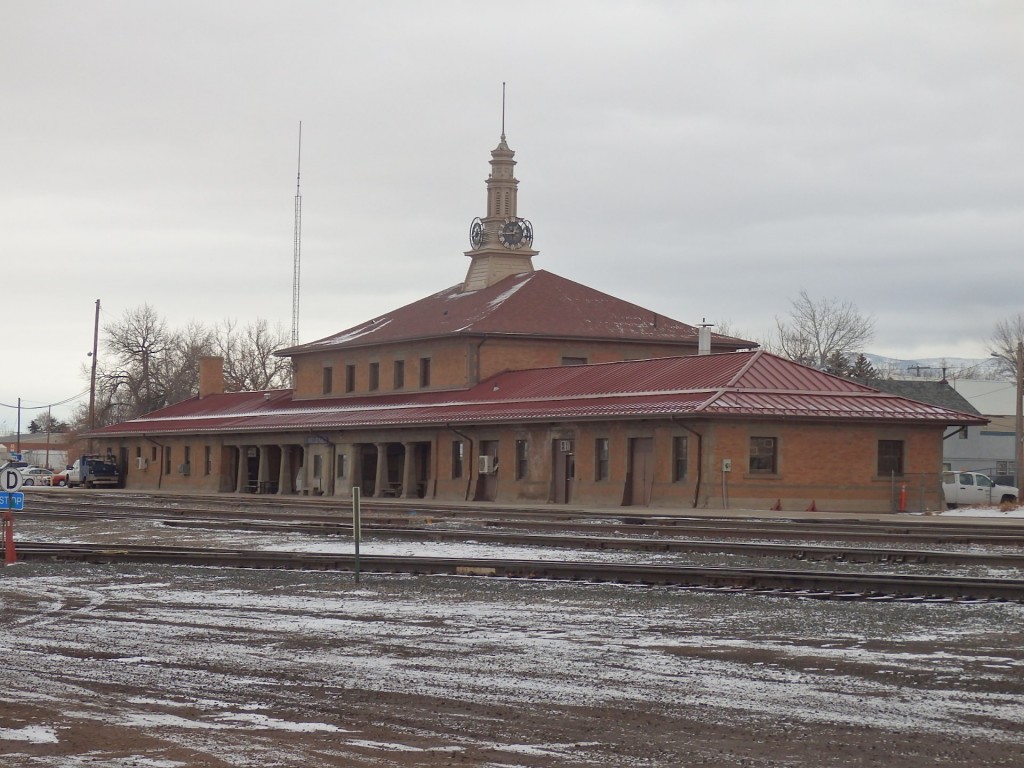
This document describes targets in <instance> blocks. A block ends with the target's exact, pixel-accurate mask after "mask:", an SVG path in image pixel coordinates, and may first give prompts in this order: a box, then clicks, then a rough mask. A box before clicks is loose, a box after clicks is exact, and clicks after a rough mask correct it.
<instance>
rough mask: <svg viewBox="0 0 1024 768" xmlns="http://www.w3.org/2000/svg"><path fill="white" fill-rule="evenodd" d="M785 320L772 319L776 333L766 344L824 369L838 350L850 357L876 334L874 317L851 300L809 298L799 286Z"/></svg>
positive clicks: (774, 349) (799, 360) (783, 354)
mask: <svg viewBox="0 0 1024 768" xmlns="http://www.w3.org/2000/svg"><path fill="white" fill-rule="evenodd" d="M790 303H791V304H792V307H791V309H790V311H789V316H788V317H787V318H786V319H781V318H779V317H776V318H775V333H774V335H773V336H772V338H771V340H770V341H769V342H768V344H766V346H767V347H768V349H769V350H770V351H773V352H776V353H777V354H780V355H782V356H783V357H788V358H789V359H790V360H795V361H796V362H798V363H804V364H805V365H811V366H814V367H815V368H822V369H823V368H825V367H826V366H827V365H828V362H829V359H830V358H832V357H833V356H834V355H836V354H837V353H838V354H839V355H842V356H849V355H852V354H856V353H859V352H861V351H863V348H864V346H865V345H866V344H868V342H870V341H871V339H872V338H873V337H874V335H875V320H874V318H872V317H869V316H866V315H863V314H861V312H860V310H858V309H857V307H856V306H855V305H854V304H853V303H852V302H850V301H840V300H839V299H835V298H828V299H818V300H817V301H815V300H814V299H812V298H811V297H810V296H809V295H808V293H807V291H806V289H801V290H800V293H799V294H798V296H797V297H796V298H795V299H792V300H791V302H790Z"/></svg>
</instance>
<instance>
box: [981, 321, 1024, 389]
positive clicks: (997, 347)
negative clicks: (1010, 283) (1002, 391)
mask: <svg viewBox="0 0 1024 768" xmlns="http://www.w3.org/2000/svg"><path fill="white" fill-rule="evenodd" d="M1021 342H1024V312H1018V313H1017V314H1016V315H1014V316H1013V317H1008V318H1006V319H1005V320H1000V321H999V322H998V323H996V328H995V331H993V333H992V338H991V339H989V348H988V351H989V352H991V353H992V356H993V357H996V358H998V359H999V372H1000V373H1001V374H1004V375H1006V376H1008V377H1010V378H1012V379H1014V380H1016V378H1017V350H1018V348H1019V345H1020V344H1021Z"/></svg>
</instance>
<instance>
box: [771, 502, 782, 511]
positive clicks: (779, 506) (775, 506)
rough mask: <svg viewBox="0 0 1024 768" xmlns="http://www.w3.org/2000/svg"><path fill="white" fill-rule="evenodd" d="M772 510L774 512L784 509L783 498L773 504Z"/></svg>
mask: <svg viewBox="0 0 1024 768" xmlns="http://www.w3.org/2000/svg"><path fill="white" fill-rule="evenodd" d="M771 511H772V512H781V511H782V499H779V500H778V501H776V502H775V503H774V504H772V509H771Z"/></svg>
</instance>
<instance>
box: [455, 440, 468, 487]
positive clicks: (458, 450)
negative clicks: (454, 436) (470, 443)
mask: <svg viewBox="0 0 1024 768" xmlns="http://www.w3.org/2000/svg"><path fill="white" fill-rule="evenodd" d="M464 460H465V454H464V453H463V446H462V441H461V440H452V480H455V479H457V478H460V477H462V472H463V462H464Z"/></svg>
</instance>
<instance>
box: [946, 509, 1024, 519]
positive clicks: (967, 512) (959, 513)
mask: <svg viewBox="0 0 1024 768" xmlns="http://www.w3.org/2000/svg"><path fill="white" fill-rule="evenodd" d="M939 514H940V515H943V516H945V517H1007V518H1009V517H1013V518H1024V507H1016V508H1014V509H1000V508H999V507H958V508H957V509H947V510H946V511H945V512H940V513H939Z"/></svg>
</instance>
